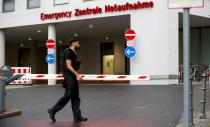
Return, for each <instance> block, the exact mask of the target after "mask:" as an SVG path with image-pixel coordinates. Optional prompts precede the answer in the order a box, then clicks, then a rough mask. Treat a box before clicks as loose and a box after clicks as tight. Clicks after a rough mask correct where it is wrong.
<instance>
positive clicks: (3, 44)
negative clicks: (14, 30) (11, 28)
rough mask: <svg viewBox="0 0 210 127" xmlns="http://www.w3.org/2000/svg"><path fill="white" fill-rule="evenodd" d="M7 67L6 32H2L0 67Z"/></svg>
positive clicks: (0, 32) (0, 39) (0, 35)
mask: <svg viewBox="0 0 210 127" xmlns="http://www.w3.org/2000/svg"><path fill="white" fill-rule="evenodd" d="M4 65H5V32H4V31H3V30H0V66H4Z"/></svg>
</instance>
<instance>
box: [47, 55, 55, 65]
mask: <svg viewBox="0 0 210 127" xmlns="http://www.w3.org/2000/svg"><path fill="white" fill-rule="evenodd" d="M46 62H47V63H50V64H53V63H55V55H54V54H48V55H47V56H46Z"/></svg>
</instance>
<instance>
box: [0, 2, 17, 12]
mask: <svg viewBox="0 0 210 127" xmlns="http://www.w3.org/2000/svg"><path fill="white" fill-rule="evenodd" d="M11 11H15V0H3V12H11Z"/></svg>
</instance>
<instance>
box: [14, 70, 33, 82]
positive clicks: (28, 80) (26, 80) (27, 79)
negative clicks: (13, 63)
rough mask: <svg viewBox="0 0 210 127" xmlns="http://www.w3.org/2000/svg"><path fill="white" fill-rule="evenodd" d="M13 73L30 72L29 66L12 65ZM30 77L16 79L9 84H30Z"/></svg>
mask: <svg viewBox="0 0 210 127" xmlns="http://www.w3.org/2000/svg"><path fill="white" fill-rule="evenodd" d="M12 71H13V74H14V75H15V74H31V67H12ZM31 83H32V81H31V79H30V78H24V79H18V80H15V81H13V82H12V83H10V84H31Z"/></svg>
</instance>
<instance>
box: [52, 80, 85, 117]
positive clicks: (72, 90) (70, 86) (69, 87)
mask: <svg viewBox="0 0 210 127" xmlns="http://www.w3.org/2000/svg"><path fill="white" fill-rule="evenodd" d="M69 100H71V107H72V111H73V115H74V119H78V118H80V117H81V110H80V98H79V86H78V81H77V79H76V78H73V79H72V77H68V79H67V80H66V86H65V93H64V96H63V97H61V98H60V99H59V100H58V102H57V103H56V104H55V105H54V106H53V107H52V109H51V110H52V111H53V112H54V113H56V112H58V111H60V110H61V109H63V108H64V107H65V105H66V104H67V103H68V102H69Z"/></svg>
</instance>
